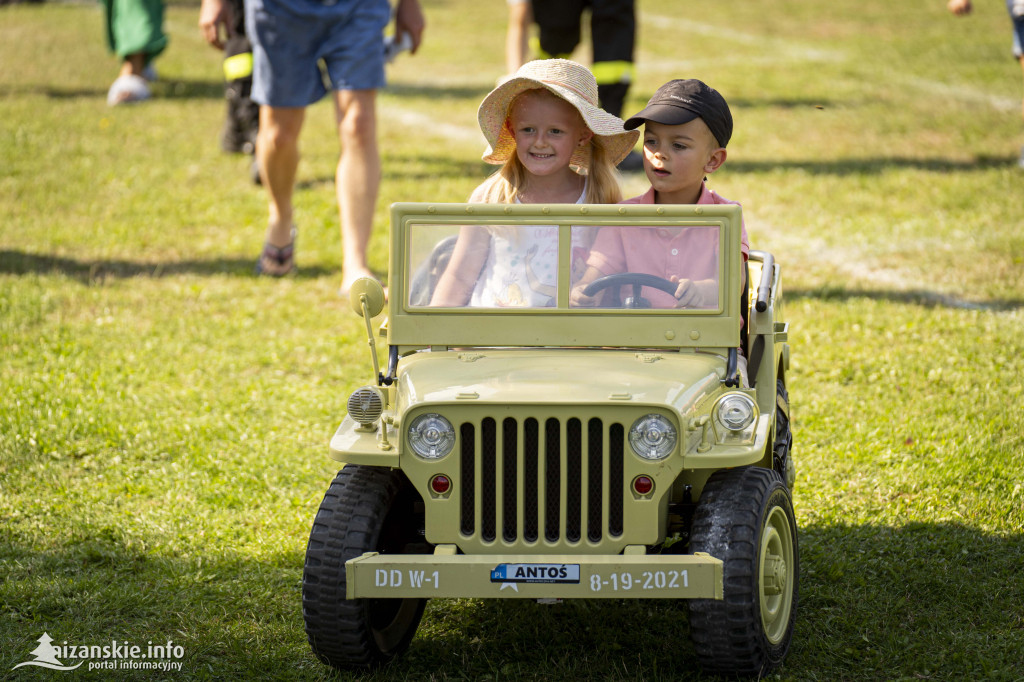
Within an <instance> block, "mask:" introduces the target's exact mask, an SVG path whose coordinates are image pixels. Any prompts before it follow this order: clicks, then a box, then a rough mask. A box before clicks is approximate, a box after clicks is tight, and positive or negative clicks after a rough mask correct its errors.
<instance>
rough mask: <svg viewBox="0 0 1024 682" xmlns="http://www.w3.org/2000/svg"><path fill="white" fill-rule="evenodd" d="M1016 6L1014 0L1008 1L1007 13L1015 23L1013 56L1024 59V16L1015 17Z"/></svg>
mask: <svg viewBox="0 0 1024 682" xmlns="http://www.w3.org/2000/svg"><path fill="white" fill-rule="evenodd" d="M1014 4H1015V3H1014V1H1013V0H1006V11H1007V12H1009V13H1010V19H1011V20H1012V21H1013V56H1015V57H1016V58H1017V59H1020V58H1021V57H1024V15H1021V16H1017V17H1015V16H1013V6H1014ZM1016 4H1019V3H1016Z"/></svg>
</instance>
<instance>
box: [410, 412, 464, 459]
mask: <svg viewBox="0 0 1024 682" xmlns="http://www.w3.org/2000/svg"><path fill="white" fill-rule="evenodd" d="M409 445H411V446H412V449H413V452H415V453H416V454H417V455H419V456H420V457H422V458H424V459H441V458H442V457H444V456H445V455H447V454H448V453H449V452H451V451H452V448H453V447H455V428H454V427H453V426H452V423H451V422H450V421H448V420H447V419H445V418H444V417H442V416H441V415H439V414H435V413H433V412H430V413H428V414H421V415H420V416H418V417H416V418H415V419H413V420H412V423H410V424H409Z"/></svg>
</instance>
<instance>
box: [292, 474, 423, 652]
mask: <svg viewBox="0 0 1024 682" xmlns="http://www.w3.org/2000/svg"><path fill="white" fill-rule="evenodd" d="M415 499H416V494H415V491H413V490H412V488H411V487H410V486H409V485H408V483H407V482H406V481H405V479H404V477H403V476H402V474H401V473H399V472H397V471H393V470H391V469H384V468H379V467H364V466H357V465H352V464H350V465H347V466H346V467H345V468H344V469H342V470H341V471H339V472H338V475H337V476H336V477H335V478H334V481H333V482H331V485H330V487H329V488H328V489H327V493H326V494H325V495H324V500H323V502H322V503H321V504H320V509H319V511H317V514H316V519H315V520H314V521H313V528H312V530H311V531H310V534H309V544H308V546H307V548H306V565H305V569H304V570H303V573H302V616H303V619H304V620H305V622H306V635H307V637H308V639H309V644H310V646H311V647H312V648H313V653H314V654H316V656H317V658H319V659H320V660H321V661H323V662H324V663H327V664H328V665H331V666H334V667H336V668H353V667H369V666H374V665H379V664H381V663H384V662H386V661H388V660H390V659H391V658H393V657H395V656H396V655H398V654H400V653H401V652H402V651H404V650H405V649H406V647H408V646H409V642H410V641H411V640H412V638H413V635H414V634H415V633H416V627H417V626H418V625H419V622H420V618H422V616H423V608H424V606H425V605H426V602H427V600H426V599H353V600H347V599H345V562H346V561H347V560H349V559H352V558H355V557H358V556H361V555H362V554H364V553H365V552H380V553H382V554H389V553H390V554H403V553H409V552H410V548H411V547H412V546H414V545H416V544H417V543H419V545H420V547H422V542H423V539H422V537H421V536H420V535H419V529H420V528H421V525H420V524H419V522H418V521H417V515H416V514H415V513H414V512H415V510H414V508H413V500H415Z"/></svg>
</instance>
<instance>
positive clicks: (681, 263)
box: [587, 184, 750, 308]
mask: <svg viewBox="0 0 1024 682" xmlns="http://www.w3.org/2000/svg"><path fill="white" fill-rule="evenodd" d="M622 203H623V204H653V203H654V188H653V187H652V188H651V189H649V190H648V191H647V192H646V193H645V194H641V195H640V196H638V197H633V198H632V199H627V200H625V201H623V202H622ZM697 203H698V204H737V205H738V202H735V201H729V200H728V199H725V198H722V197H720V196H719V195H718V194H716V193H715V192H713V191H712V190H710V189H708V188H707V185H703V184H702V185H701V190H700V198H699V199H698V200H697ZM741 229H742V231H741V233H740V251H741V252H742V253H743V259H744V260H746V259H747V254H748V253H749V252H750V246H749V241H748V239H747V228H746V226H745V225H741ZM587 265H590V266H593V267H595V268H597V269H598V270H600V271H601V273H602V274H605V275H611V274H615V273H619V272H639V273H646V274H649V275H655V276H657V277H661V278H663V279H670V278H671V277H672V276H673V275H674V276H676V277H680V278H684V279H692V280H702V279H714V278H717V276H718V232H717V230H712V229H700V228H696V229H693V228H690V229H676V228H672V229H662V228H657V227H602V228H601V229H600V231H599V232H598V234H597V239H596V240H595V241H594V245H593V247H592V248H591V250H590V257H589V258H588V259H587ZM644 297H646V298H647V299H649V300H650V301H651V305H653V306H654V307H655V308H671V307H674V306H675V304H676V301H675V298H674V297H673V296H671V295H670V294H666V293H664V292H662V291H658V290H656V289H651V288H649V287H645V288H644Z"/></svg>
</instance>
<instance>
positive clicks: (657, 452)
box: [629, 414, 676, 460]
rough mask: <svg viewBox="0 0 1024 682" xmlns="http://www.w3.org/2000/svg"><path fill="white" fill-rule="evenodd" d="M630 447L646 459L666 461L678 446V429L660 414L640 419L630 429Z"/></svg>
mask: <svg viewBox="0 0 1024 682" xmlns="http://www.w3.org/2000/svg"><path fill="white" fill-rule="evenodd" d="M629 446H630V447H631V448H633V452H635V453H636V454H638V455H640V456H641V457H643V458H644V459H650V460H659V459H665V458H666V457H668V456H669V454H671V452H672V450H673V449H675V446H676V427H674V426H672V422H670V421H669V420H668V419H665V417H662V416H661V415H660V414H648V415H644V416H643V417H640V418H639V419H637V420H636V421H635V422H633V426H631V427H630V428H629Z"/></svg>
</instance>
